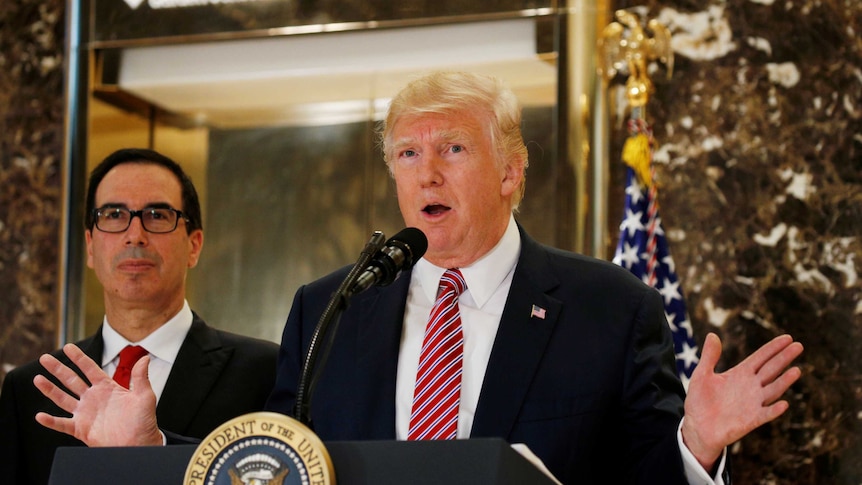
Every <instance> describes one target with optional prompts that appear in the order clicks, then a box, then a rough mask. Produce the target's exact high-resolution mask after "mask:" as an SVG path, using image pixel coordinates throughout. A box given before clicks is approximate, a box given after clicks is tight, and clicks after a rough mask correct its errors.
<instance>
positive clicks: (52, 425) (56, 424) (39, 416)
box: [36, 412, 75, 436]
mask: <svg viewBox="0 0 862 485" xmlns="http://www.w3.org/2000/svg"><path fill="white" fill-rule="evenodd" d="M36 422H37V423H39V424H41V425H42V426H44V427H46V428H48V429H53V430H54V431H59V432H60V433H63V434H68V435H72V433H74V431H75V426H74V425H73V424H72V420H71V419H69V418H58V417H56V416H51V415H50V414H48V413H43V412H39V413H36ZM73 436H74V435H73Z"/></svg>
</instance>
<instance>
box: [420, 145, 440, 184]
mask: <svg viewBox="0 0 862 485" xmlns="http://www.w3.org/2000/svg"><path fill="white" fill-rule="evenodd" d="M443 163H444V161H443V159H442V158H441V157H440V156H439V155H437V154H436V153H433V152H429V154H427V155H425V156H423V157H422V161H421V162H420V163H419V180H420V181H421V183H422V186H423V187H436V186H438V185H441V184H443V172H442V164H443Z"/></svg>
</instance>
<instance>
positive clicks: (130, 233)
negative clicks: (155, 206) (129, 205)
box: [124, 214, 149, 246]
mask: <svg viewBox="0 0 862 485" xmlns="http://www.w3.org/2000/svg"><path fill="white" fill-rule="evenodd" d="M124 234H125V240H126V244H127V245H132V246H146V245H147V244H148V243H149V237H148V233H147V231H145V230H144V220H143V219H142V218H141V215H140V214H135V215H133V216H132V220H131V222H130V223H129V228H128V229H126V232H125V233H124Z"/></svg>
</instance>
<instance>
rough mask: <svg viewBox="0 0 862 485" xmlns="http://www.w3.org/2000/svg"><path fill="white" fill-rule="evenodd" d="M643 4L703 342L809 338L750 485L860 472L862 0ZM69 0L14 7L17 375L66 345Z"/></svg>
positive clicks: (750, 466) (1, 61) (0, 215)
mask: <svg viewBox="0 0 862 485" xmlns="http://www.w3.org/2000/svg"><path fill="white" fill-rule="evenodd" d="M634 4H638V5H643V6H645V7H647V8H648V10H649V12H650V16H651V17H658V18H660V19H662V20H663V21H664V22H665V24H666V25H668V26H669V27H670V28H671V30H672V31H673V32H674V34H675V37H676V41H677V42H681V44H679V45H678V46H677V52H676V53H677V57H676V65H675V69H674V73H673V77H672V79H670V80H666V79H664V78H663V77H662V76H661V75H654V76H653V79H654V81H655V82H656V93H655V95H654V96H653V98H652V99H651V102H650V105H649V107H648V117H649V118H650V120H651V121H652V123H653V128H654V129H655V135H656V138H657V140H658V142H659V144H660V149H659V151H658V153H657V154H656V167H657V171H658V176H659V183H660V189H659V197H660V201H661V215H662V217H663V222H664V227H665V229H666V231H667V232H668V236H669V239H670V244H671V252H672V254H673V256H674V259H675V261H676V265H677V268H678V271H679V273H680V278H681V280H682V285H683V291H684V293H685V295H686V300H687V304H688V308H689V311H690V313H691V315H690V318H691V320H692V323H693V325H694V329H695V336H696V338H697V340H698V343H699V344H700V343H702V340H703V338H704V336H705V334H706V332H707V331H714V332H717V333H718V334H719V335H720V336H721V337H722V339H723V340H724V343H725V358H724V360H723V362H722V365H724V366H726V365H730V364H733V363H736V362H738V361H739V359H741V358H742V357H743V356H744V355H746V354H748V353H750V352H751V351H753V350H754V349H755V348H756V347H758V346H759V345H761V344H762V343H764V342H765V341H767V340H768V339H769V338H771V337H772V336H774V335H777V334H780V333H784V332H789V333H791V334H793V335H794V336H795V337H796V338H797V339H799V340H800V341H802V343H803V344H804V345H805V347H806V352H805V354H804V355H803V357H802V359H801V362H800V363H801V365H802V368H803V370H804V373H805V374H804V377H803V378H802V380H801V382H800V383H798V384H797V385H796V386H794V387H793V389H792V390H791V392H790V393H788V395H787V398H788V400H789V401H790V403H791V409H790V411H789V412H788V413H787V415H785V416H784V417H782V418H780V419H779V420H778V421H776V422H774V423H771V424H769V425H766V426H764V427H762V428H760V429H758V430H756V431H755V432H754V433H752V434H751V435H749V436H748V437H746V438H745V439H743V440H742V441H741V442H740V443H738V444H736V445H735V446H733V447H732V449H731V453H732V455H733V457H734V463H735V466H734V469H735V479H736V483H742V484H773V483H782V484H783V483H790V484H811V485H814V484H824V483H830V484H848V485H849V484H858V483H860V480H862V439H860V435H859V428H860V424H859V420H860V419H862V372H860V370H862V362H860V352H859V342H860V335H859V331H860V330H859V329H860V325H862V316H860V315H862V304H860V294H862V283H860V280H859V276H858V273H859V266H860V263H859V262H860V261H862V242H860V235H862V188H860V184H862V153H860V150H862V135H860V134H862V41H860V40H859V39H860V32H862V2H857V1H853V0H775V1H770V0H759V1H752V0H725V1H718V0H712V1H707V0H644V1H637V2H634V1H632V2H627V1H624V0H620V1H619V2H618V6H619V7H625V6H632V5H634ZM64 8H65V7H64V3H63V2H62V1H61V0H39V1H36V0H22V1H18V2H4V3H3V5H2V6H0V364H2V369H0V376H2V375H3V374H5V372H6V371H7V370H8V369H10V368H12V367H13V366H15V365H18V364H20V363H22V362H25V361H28V360H31V359H34V358H36V357H37V356H38V355H39V354H40V353H42V352H44V351H47V350H50V349H53V348H54V347H56V346H57V335H58V329H57V315H58V308H57V305H58V291H57V278H58V271H59V264H60V263H59V241H60V232H61V227H60V222H59V221H60V210H61V198H62V194H61V154H62V153H63V146H62V133H63V106H64V103H63V87H62V81H63V61H64V53H63V31H64V21H65V19H64ZM662 74H663V73H662ZM623 137H624V133H623V131H622V128H621V127H620V126H615V127H614V131H613V140H612V150H611V153H612V158H613V157H614V156H618V153H619V149H620V146H621V144H622V139H623ZM535 168H536V167H535V166H534V167H533V168H532V169H531V170H533V169H535ZM621 173H622V171H621V170H620V169H619V167H617V168H615V169H614V170H613V171H612V175H613V179H614V180H613V183H612V197H611V199H612V200H611V205H612V207H613V206H614V204H619V201H621V200H622V195H621V193H620V191H621V187H622V179H621ZM529 196H530V195H529V193H528V197H529ZM528 208H529V206H527V207H525V209H524V210H525V211H526V210H528ZM611 212H612V213H611V215H610V219H611V221H610V222H611V226H612V227H613V226H614V225H615V224H618V222H619V217H620V214H619V212H618V211H617V212H616V213H615V212H614V211H611Z"/></svg>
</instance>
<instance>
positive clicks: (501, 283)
mask: <svg viewBox="0 0 862 485" xmlns="http://www.w3.org/2000/svg"><path fill="white" fill-rule="evenodd" d="M520 253H521V236H520V234H519V233H518V226H517V225H516V224H515V218H514V217H510V218H509V225H508V227H507V228H506V232H505V233H504V234H503V237H502V238H501V239H500V241H499V242H498V243H497V245H496V246H494V248H493V249H492V250H491V251H489V252H488V253H487V254H486V255H485V256H482V258H481V259H479V260H478V261H476V262H475V263H473V264H471V265H470V266H467V267H464V268H458V269H460V270H461V274H462V275H463V276H464V280H465V281H466V282H467V289H466V290H465V291H464V293H462V294H461V296H460V297H459V298H458V307H459V308H460V311H461V326H462V332H463V334H464V360H463V370H462V375H461V405H460V407H459V411H458V435H457V436H458V438H469V437H470V430H471V428H472V427H473V415H474V414H475V413H476V405H477V404H478V402H479V392H480V391H481V390H482V381H483V379H484V376H485V369H486V368H487V367H488V360H489V359H490V357H491V348H492V346H493V345H494V339H495V337H496V335H497V328H498V327H499V326H500V317H501V315H502V314H503V307H505V305H506V298H508V296H509V288H510V287H511V286H512V275H513V274H514V272H515V264H516V263H517V262H518V255H519V254H520ZM446 269H449V268H440V267H437V266H434V265H433V264H431V263H429V262H428V261H426V260H425V259H420V260H419V261H418V262H417V263H416V266H414V268H413V272H412V274H411V277H410V290H409V292H408V294H407V306H406V308H405V310H404V330H403V332H402V335H401V349H400V352H399V354H398V355H399V357H398V377H397V380H396V384H395V385H396V387H395V399H396V404H395V436H396V437H397V438H398V439H399V440H405V439H407V432H408V430H409V428H410V412H411V409H412V402H413V388H414V386H415V383H416V369H417V368H418V367H419V354H420V353H421V350H422V340H423V338H424V336H425V325H426V324H427V323H428V316H429V315H430V314H431V308H432V307H433V306H434V301H435V300H436V299H437V287H438V286H439V284H440V277H441V276H443V273H444V272H445V271H446Z"/></svg>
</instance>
